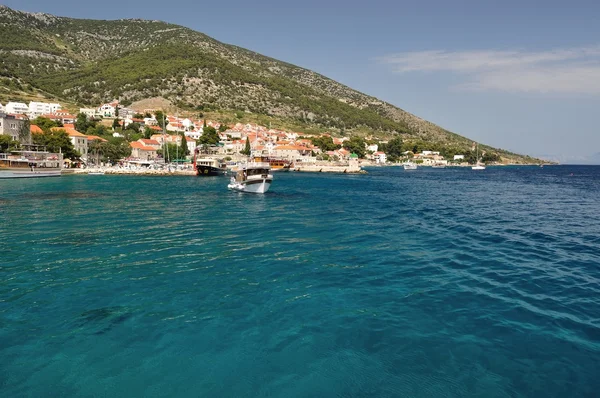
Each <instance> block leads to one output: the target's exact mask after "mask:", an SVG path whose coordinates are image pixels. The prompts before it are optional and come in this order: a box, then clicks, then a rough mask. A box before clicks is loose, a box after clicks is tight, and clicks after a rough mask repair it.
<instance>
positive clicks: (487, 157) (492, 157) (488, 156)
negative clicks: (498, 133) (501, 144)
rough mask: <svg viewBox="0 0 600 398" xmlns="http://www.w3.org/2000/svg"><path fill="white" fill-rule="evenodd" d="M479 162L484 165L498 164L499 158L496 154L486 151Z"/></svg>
mask: <svg viewBox="0 0 600 398" xmlns="http://www.w3.org/2000/svg"><path fill="white" fill-rule="evenodd" d="M481 160H482V161H483V162H485V163H493V162H499V161H500V156H499V155H498V154H497V153H496V152H490V151H487V152H486V153H484V154H483V156H482V157H481Z"/></svg>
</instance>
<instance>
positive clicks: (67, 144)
mask: <svg viewBox="0 0 600 398" xmlns="http://www.w3.org/2000/svg"><path fill="white" fill-rule="evenodd" d="M33 143H34V144H36V145H44V146H45V147H46V150H47V151H49V152H62V154H63V157H64V158H65V159H71V160H73V159H78V158H79V157H81V154H80V153H79V152H77V151H76V150H75V147H74V146H73V143H72V142H71V140H70V139H69V135H68V134H67V132H66V131H65V130H54V131H47V132H44V133H43V134H34V135H33Z"/></svg>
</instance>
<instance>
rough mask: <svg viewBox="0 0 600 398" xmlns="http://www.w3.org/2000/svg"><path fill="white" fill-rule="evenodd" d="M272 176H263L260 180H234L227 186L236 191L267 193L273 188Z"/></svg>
mask: <svg viewBox="0 0 600 398" xmlns="http://www.w3.org/2000/svg"><path fill="white" fill-rule="evenodd" d="M272 182H273V179H272V178H263V179H260V180H252V181H244V182H235V181H232V182H231V183H230V184H229V185H227V187H228V188H229V189H231V190H234V191H239V192H248V193H266V192H267V191H268V190H269V188H271V183H272Z"/></svg>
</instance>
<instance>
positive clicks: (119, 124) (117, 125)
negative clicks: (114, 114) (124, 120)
mask: <svg viewBox="0 0 600 398" xmlns="http://www.w3.org/2000/svg"><path fill="white" fill-rule="evenodd" d="M120 127H121V123H120V122H119V119H117V118H115V119H114V120H113V124H112V128H113V130H116V129H118V128H120Z"/></svg>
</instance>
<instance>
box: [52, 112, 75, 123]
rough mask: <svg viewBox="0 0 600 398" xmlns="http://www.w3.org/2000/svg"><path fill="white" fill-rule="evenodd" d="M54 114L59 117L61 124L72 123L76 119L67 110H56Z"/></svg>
mask: <svg viewBox="0 0 600 398" xmlns="http://www.w3.org/2000/svg"><path fill="white" fill-rule="evenodd" d="M54 114H55V115H56V116H58V117H60V121H61V122H62V123H63V124H73V123H75V120H77V118H76V117H75V116H73V115H71V114H70V113H69V112H68V111H61V110H59V111H56V112H54Z"/></svg>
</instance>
